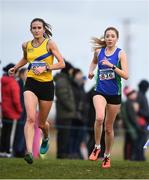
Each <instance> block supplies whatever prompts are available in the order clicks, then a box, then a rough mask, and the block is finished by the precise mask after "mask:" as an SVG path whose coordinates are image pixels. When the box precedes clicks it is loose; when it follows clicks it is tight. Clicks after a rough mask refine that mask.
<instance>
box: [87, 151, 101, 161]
mask: <svg viewBox="0 0 149 180" xmlns="http://www.w3.org/2000/svg"><path fill="white" fill-rule="evenodd" d="M99 153H100V149H97V148H94V149H93V151H92V153H91V155H90V156H89V160H91V161H95V160H97V158H98V155H99Z"/></svg>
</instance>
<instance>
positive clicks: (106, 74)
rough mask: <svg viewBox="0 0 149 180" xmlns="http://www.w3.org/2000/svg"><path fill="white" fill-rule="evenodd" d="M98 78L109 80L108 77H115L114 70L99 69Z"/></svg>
mask: <svg viewBox="0 0 149 180" xmlns="http://www.w3.org/2000/svg"><path fill="white" fill-rule="evenodd" d="M99 71H100V75H99V79H100V80H110V79H115V72H114V71H113V69H111V68H108V69H101V70H99Z"/></svg>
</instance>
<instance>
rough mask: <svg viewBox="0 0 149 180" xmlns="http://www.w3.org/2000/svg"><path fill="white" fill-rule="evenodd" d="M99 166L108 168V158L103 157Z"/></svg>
mask: <svg viewBox="0 0 149 180" xmlns="http://www.w3.org/2000/svg"><path fill="white" fill-rule="evenodd" d="M101 167H102V168H110V167H111V163H110V158H108V157H105V158H104V160H103V161H102V164H101Z"/></svg>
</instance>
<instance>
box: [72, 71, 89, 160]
mask: <svg viewBox="0 0 149 180" xmlns="http://www.w3.org/2000/svg"><path fill="white" fill-rule="evenodd" d="M72 77H73V80H72V89H73V94H74V99H75V113H76V114H75V118H74V119H73V120H72V124H71V126H72V129H71V134H70V158H83V155H84V154H81V152H83V151H80V150H81V149H80V148H83V149H85V146H86V143H85V133H86V131H85V125H86V122H87V116H86V112H87V101H86V93H85V90H84V77H83V73H82V71H81V70H80V69H78V68H75V69H74V70H73V73H72ZM86 149H87V148H86ZM84 152H85V151H84ZM86 156H88V155H85V159H86Z"/></svg>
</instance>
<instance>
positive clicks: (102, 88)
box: [88, 27, 128, 168]
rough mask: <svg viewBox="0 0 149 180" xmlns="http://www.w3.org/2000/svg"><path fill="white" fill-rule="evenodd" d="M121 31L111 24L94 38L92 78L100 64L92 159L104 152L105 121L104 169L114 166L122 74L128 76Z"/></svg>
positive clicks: (95, 98)
mask: <svg viewBox="0 0 149 180" xmlns="http://www.w3.org/2000/svg"><path fill="white" fill-rule="evenodd" d="M118 38H119V32H118V30H117V29H116V28H114V27H108V28H107V29H106V30H105V32H104V37H103V38H101V39H98V38H93V39H92V40H93V44H94V47H93V48H94V57H93V60H92V62H91V64H90V68H89V74H88V78H89V79H92V78H93V77H94V70H95V68H96V66H97V65H98V70H97V78H96V85H95V89H94V90H95V91H94V95H93V103H94V107H95V112H96V119H95V125H94V132H95V148H94V149H93V151H92V153H91V155H90V156H89V159H90V160H97V158H98V155H99V153H100V149H101V146H100V140H101V133H102V126H103V121H105V146H106V147H105V153H104V159H103V161H102V164H101V167H102V168H110V167H111V164H110V153H111V147H112V144H113V139H114V131H113V124H114V121H115V118H116V115H117V113H118V112H119V110H120V104H121V77H122V78H124V79H126V80H127V79H128V65H127V58H126V54H125V52H124V51H123V50H121V49H120V48H118V47H117V46H116V43H117V41H118Z"/></svg>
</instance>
